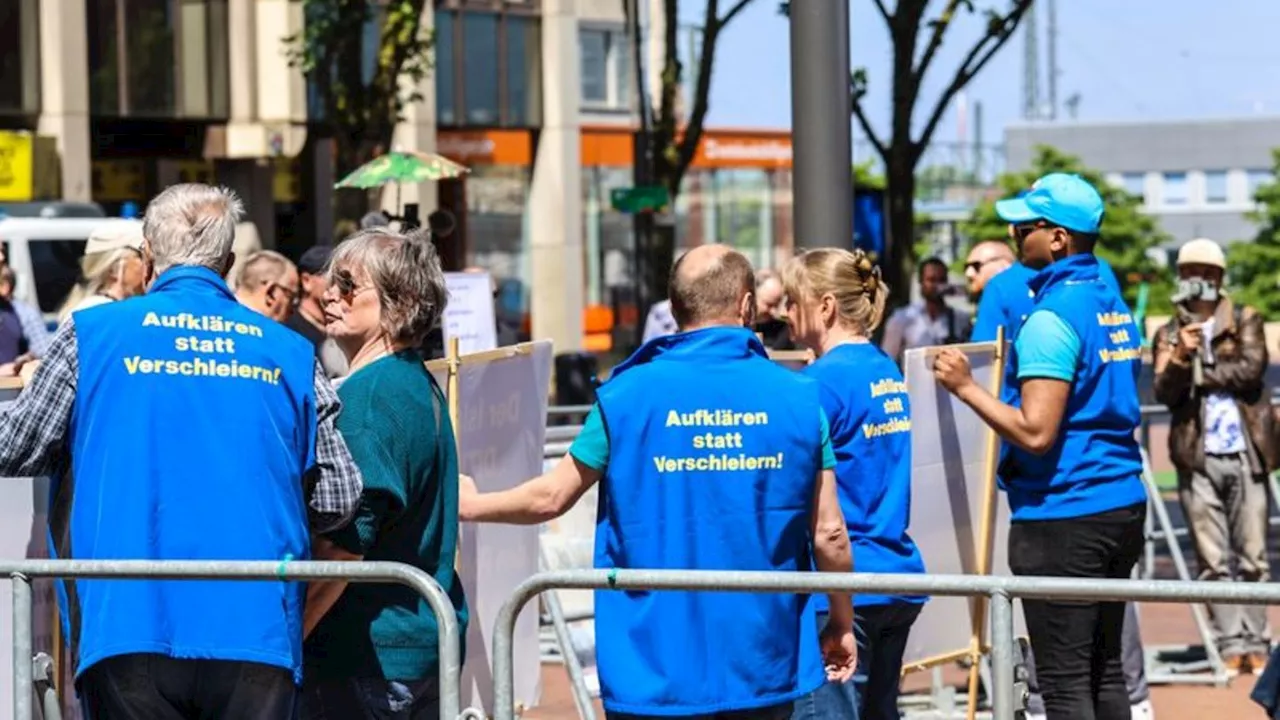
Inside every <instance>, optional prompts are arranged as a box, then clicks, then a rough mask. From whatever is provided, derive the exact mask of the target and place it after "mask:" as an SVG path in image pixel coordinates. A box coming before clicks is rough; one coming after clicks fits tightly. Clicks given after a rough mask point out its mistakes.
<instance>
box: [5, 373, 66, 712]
mask: <svg viewBox="0 0 1280 720" xmlns="http://www.w3.org/2000/svg"><path fill="white" fill-rule="evenodd" d="M19 391H20V390H19V388H18V387H17V386H15V385H11V384H9V383H8V382H6V384H4V385H0V410H4V409H5V408H7V407H8V406H9V405H10V404H11V403H12V402H13V400H14V398H16V397H18V393H19ZM48 509H49V479H48V478H42V477H40V478H0V558H4V559H6V560H14V559H20V558H47V557H48V556H49V553H48V547H49V546H48V544H47V543H46V541H45V538H46V537H47V535H46V529H47V527H48V526H47V522H48ZM10 584H11V583H10V582H9V580H8V578H5V579H4V582H3V583H0V648H11V647H13V594H12V592H11V589H10ZM32 590H33V593H32V603H31V614H32V619H31V628H32V632H33V643H34V644H33V646H32V647H34V648H35V651H36V652H45V653H49V654H50V656H52V655H53V613H54V602H55V601H54V596H53V582H52V581H50V580H36V581H35V582H34V583H33V588H32ZM0 656H2V657H0V708H12V707H13V653H11V652H7V651H6V652H0ZM66 670H67V672H66V673H65V677H66V682H68V683H69V682H70V680H71V673H70V668H66ZM69 694H71V695H73V696H74V693H69ZM69 704H70V705H71V706H72V707H70V708H68V711H64V713H63V718H64V720H79V717H80V712H79V708H78V707H75V701H74V699H72V700H70V702H69ZM6 712H7V710H6Z"/></svg>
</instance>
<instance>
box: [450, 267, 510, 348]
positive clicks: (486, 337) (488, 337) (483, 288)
mask: <svg viewBox="0 0 1280 720" xmlns="http://www.w3.org/2000/svg"><path fill="white" fill-rule="evenodd" d="M444 283H445V287H447V288H448V289H449V304H448V305H446V306H445V309H444V317H443V318H442V319H441V323H442V324H443V326H442V329H443V331H444V343H445V345H444V346H445V348H446V350H447V349H448V347H449V339H450V338H455V337H456V338H458V354H460V355H467V354H469V353H477V352H484V351H485V350H492V349H494V348H496V347H498V327H497V321H496V319H495V317H494V310H493V285H492V284H491V283H492V281H491V280H490V278H489V273H487V272H462V273H445V274H444Z"/></svg>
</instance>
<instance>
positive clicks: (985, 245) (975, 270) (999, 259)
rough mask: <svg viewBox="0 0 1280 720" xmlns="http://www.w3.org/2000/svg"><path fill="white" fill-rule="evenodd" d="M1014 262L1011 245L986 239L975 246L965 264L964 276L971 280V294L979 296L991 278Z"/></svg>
mask: <svg viewBox="0 0 1280 720" xmlns="http://www.w3.org/2000/svg"><path fill="white" fill-rule="evenodd" d="M1013 263H1014V257H1013V251H1012V250H1010V249H1009V245H1008V244H1006V243H1003V242H1000V241H998V240H986V241H983V242H980V243H978V244H977V245H974V246H973V249H972V250H970V251H969V257H968V258H967V259H966V260H965V264H964V277H965V279H966V280H968V282H969V294H970V295H972V296H973V297H977V296H978V295H980V294H981V293H982V290H983V288H985V287H986V286H987V283H988V282H990V281H991V278H993V277H995V276H996V275H999V274H1000V273H1002V272H1004V271H1005V270H1006V269H1007V268H1008V267H1009V266H1010V265H1012V264H1013Z"/></svg>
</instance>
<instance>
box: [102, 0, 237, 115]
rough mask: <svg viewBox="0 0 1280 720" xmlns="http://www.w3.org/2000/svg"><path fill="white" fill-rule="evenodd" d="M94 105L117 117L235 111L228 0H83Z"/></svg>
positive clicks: (215, 113) (224, 113)
mask: <svg viewBox="0 0 1280 720" xmlns="http://www.w3.org/2000/svg"><path fill="white" fill-rule="evenodd" d="M85 2H86V10H87V18H86V19H87V21H88V25H89V28H90V30H89V67H90V68H91V70H90V75H89V107H90V110H91V112H93V113H94V114H95V115H109V116H119V117H161V118H174V117H196V118H222V117H226V116H227V115H228V114H229V112H230V79H229V77H228V63H229V53H230V47H229V43H230V38H229V37H228V32H229V28H228V24H227V23H228V21H227V0H85Z"/></svg>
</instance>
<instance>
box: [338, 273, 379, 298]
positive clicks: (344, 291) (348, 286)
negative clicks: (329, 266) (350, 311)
mask: <svg viewBox="0 0 1280 720" xmlns="http://www.w3.org/2000/svg"><path fill="white" fill-rule="evenodd" d="M332 277H333V286H334V287H335V288H337V290H338V294H339V295H341V296H342V299H344V300H346V301H347V302H351V301H352V300H354V299H355V297H356V296H357V295H359V294H360V293H362V292H364V291H365V290H370V289H372V288H373V286H372V285H365V286H360V285H358V284H356V279H355V277H354V276H353V275H352V274H351V271H350V270H334V271H333V275H332Z"/></svg>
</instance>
